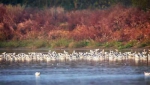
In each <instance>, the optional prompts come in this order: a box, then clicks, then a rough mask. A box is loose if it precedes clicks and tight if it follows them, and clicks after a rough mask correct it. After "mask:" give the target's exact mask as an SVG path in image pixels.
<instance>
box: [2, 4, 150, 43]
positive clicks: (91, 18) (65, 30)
mask: <svg viewBox="0 0 150 85" xmlns="http://www.w3.org/2000/svg"><path fill="white" fill-rule="evenodd" d="M59 38H66V39H73V40H77V41H78V40H94V41H97V42H106V41H107V42H110V41H121V42H128V41H131V40H137V41H143V40H150V11H143V10H140V9H138V8H133V7H129V8H126V7H124V6H122V5H116V6H112V7H110V8H108V9H105V10H98V9H97V10H88V9H87V10H72V11H65V10H64V9H63V8H61V7H57V8H49V9H44V10H39V9H33V8H24V7H21V6H19V5H18V6H11V5H6V6H5V5H2V4H1V5H0V40H1V41H2V40H27V39H47V40H54V39H59Z"/></svg>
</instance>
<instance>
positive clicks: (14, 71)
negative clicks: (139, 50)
mask: <svg viewBox="0 0 150 85" xmlns="http://www.w3.org/2000/svg"><path fill="white" fill-rule="evenodd" d="M37 71H39V72H41V76H39V77H35V76H34V73H35V72H37ZM144 71H150V67H149V63H148V62H147V61H138V62H135V61H133V60H124V61H115V62H113V61H111V62H109V61H97V62H95V61H83V60H80V61H49V62H45V61H32V62H27V61H24V62H20V61H4V60H3V61H1V62H0V85H110V84H111V85H150V78H149V77H145V76H144V74H143V72H144Z"/></svg>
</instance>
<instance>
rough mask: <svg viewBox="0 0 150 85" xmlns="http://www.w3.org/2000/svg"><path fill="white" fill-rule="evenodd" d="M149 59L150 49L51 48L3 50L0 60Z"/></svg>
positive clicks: (146, 74) (145, 73)
mask: <svg viewBox="0 0 150 85" xmlns="http://www.w3.org/2000/svg"><path fill="white" fill-rule="evenodd" d="M131 59H132V60H135V61H139V60H147V61H150V50H145V49H144V50H143V51H142V52H130V51H129V52H120V51H118V50H115V51H112V50H110V51H105V50H104V49H103V50H100V49H94V50H89V51H88V52H76V51H75V50H74V51H73V52H72V53H69V52H67V51H65V50H64V51H63V52H62V53H57V52H56V51H51V50H49V51H48V52H47V53H38V52H29V53H27V54H26V53H18V54H17V53H15V52H14V53H6V52H3V53H2V54H1V55H0V61H1V60H6V61H56V60H61V61H67V60H69V61H74V60H88V61H102V60H109V61H116V60H131ZM144 75H145V76H150V72H144ZM35 76H40V72H36V73H35Z"/></svg>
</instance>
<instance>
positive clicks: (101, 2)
mask: <svg viewBox="0 0 150 85" xmlns="http://www.w3.org/2000/svg"><path fill="white" fill-rule="evenodd" d="M0 3H2V4H6V5H8V4H11V5H17V4H20V5H24V6H26V7H38V8H47V7H55V6H56V7H58V6H60V7H63V8H65V9H67V10H71V9H87V8H88V9H95V8H98V9H105V8H107V7H110V6H111V5H114V4H116V3H121V4H123V5H125V6H136V7H139V8H142V9H149V8H150V0H0Z"/></svg>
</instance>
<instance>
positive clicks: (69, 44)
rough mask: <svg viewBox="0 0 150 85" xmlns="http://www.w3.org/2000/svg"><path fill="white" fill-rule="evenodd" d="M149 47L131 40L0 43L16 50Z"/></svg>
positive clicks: (60, 40) (2, 46) (63, 40)
mask: <svg viewBox="0 0 150 85" xmlns="http://www.w3.org/2000/svg"><path fill="white" fill-rule="evenodd" d="M146 46H150V41H149V40H145V41H142V42H139V41H136V40H133V41H129V42H118V41H111V42H105V43H99V42H96V41H94V40H80V41H75V40H73V39H64V38H60V39H56V40H47V39H40V40H38V39H37V40H36V39H33V40H22V41H0V48H17V47H24V48H42V47H45V48H82V47H86V48H117V49H125V48H132V47H137V48H142V47H146Z"/></svg>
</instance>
